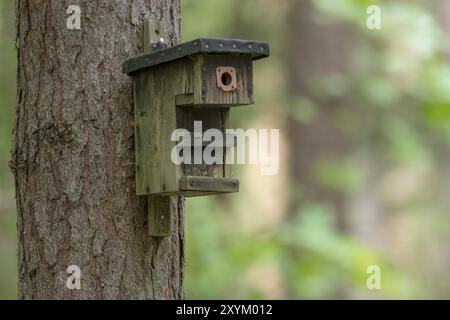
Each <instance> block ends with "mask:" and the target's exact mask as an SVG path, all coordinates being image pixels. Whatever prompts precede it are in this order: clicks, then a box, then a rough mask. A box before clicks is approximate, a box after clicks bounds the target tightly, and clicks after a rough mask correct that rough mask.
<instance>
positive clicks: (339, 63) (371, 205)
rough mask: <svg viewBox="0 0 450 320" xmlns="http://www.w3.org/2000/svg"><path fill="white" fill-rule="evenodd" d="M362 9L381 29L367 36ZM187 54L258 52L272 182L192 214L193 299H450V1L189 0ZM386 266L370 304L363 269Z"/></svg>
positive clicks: (10, 255) (3, 98) (1, 159)
mask: <svg viewBox="0 0 450 320" xmlns="http://www.w3.org/2000/svg"><path fill="white" fill-rule="evenodd" d="M371 4H377V5H379V6H380V8H381V17H382V27H381V29H380V30H369V29H368V28H367V27H366V21H367V18H368V14H367V13H366V9H367V7H368V6H369V5H371ZM182 32H183V40H184V41H187V40H190V39H193V38H196V37H201V36H207V37H227V38H243V39H255V40H266V41H269V42H270V45H271V51H272V56H271V57H270V58H269V59H264V60H261V61H257V62H255V71H254V72H255V100H256V105H255V106H252V107H246V108H237V109H234V110H233V111H234V112H233V113H232V121H233V126H234V127H236V128H250V127H253V128H254V127H256V128H280V134H281V146H280V172H279V174H278V175H276V176H261V175H260V173H259V168H258V167H255V166H236V167H237V168H236V170H235V174H236V176H238V177H239V179H240V180H241V192H240V193H239V194H234V195H227V196H214V197H201V198H195V199H187V200H186V238H187V241H186V243H187V247H186V250H187V254H186V268H187V270H186V276H185V284H186V297H187V298H192V299H206V298H223V299H241V298H242V299H244V298H255V299H260V298H268V299H306V298H322V299H323V298H325V299H326V298H339V299H351V298H357V299H358V298H369V299H378V298H387V299H410V298H420V299H431V298H440V299H449V298H450V274H449V272H448V270H449V269H450V219H449V213H450V212H449V211H450V196H449V194H450V63H449V62H450V49H449V48H450V46H449V44H450V2H449V1H447V0H436V1H419V0H416V1H412V0H408V1H399V0H398V1H394V0H392V1H375V0H372V1H366V0H336V1H326V0H297V1H296V0H280V1H273V0H258V1H257V0H227V1H211V0H182ZM14 34H15V31H14V3H13V1H12V0H0V81H1V86H0V298H7V299H15V298H16V294H17V289H16V279H17V271H16V256H15V255H16V231H15V228H16V227H15V204H14V183H13V179H12V175H11V174H10V172H9V169H8V164H7V162H8V160H9V149H10V143H11V131H12V124H13V115H14V106H15V85H14V83H15V80H14V79H15V52H14V50H13V45H14ZM370 265H379V266H380V268H381V286H382V287H381V289H380V290H368V289H367V287H366V279H367V277H368V274H367V273H366V269H367V267H368V266H370Z"/></svg>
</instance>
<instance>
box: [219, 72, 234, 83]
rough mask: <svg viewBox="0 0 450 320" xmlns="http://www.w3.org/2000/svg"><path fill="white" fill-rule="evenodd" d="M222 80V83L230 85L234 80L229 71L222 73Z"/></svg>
mask: <svg viewBox="0 0 450 320" xmlns="http://www.w3.org/2000/svg"><path fill="white" fill-rule="evenodd" d="M220 81H221V82H222V85H224V86H229V85H230V84H231V81H232V77H231V74H230V73H229V72H224V73H222V76H221V77H220Z"/></svg>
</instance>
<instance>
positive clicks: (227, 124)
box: [222, 108, 234, 178]
mask: <svg viewBox="0 0 450 320" xmlns="http://www.w3.org/2000/svg"><path fill="white" fill-rule="evenodd" d="M230 114H231V112H230V109H229V108H226V109H222V119H223V126H222V132H226V129H231V115H230ZM232 148H234V147H232ZM232 154H234V153H230V154H228V153H227V148H224V152H223V177H224V178H231V177H232V176H233V173H232V171H231V168H232V165H231V164H227V160H228V157H231V155H232ZM227 156H228V157H227Z"/></svg>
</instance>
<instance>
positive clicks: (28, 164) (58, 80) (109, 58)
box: [11, 0, 184, 299]
mask: <svg viewBox="0 0 450 320" xmlns="http://www.w3.org/2000/svg"><path fill="white" fill-rule="evenodd" d="M69 5H79V6H80V8H81V17H82V19H81V21H82V25H81V30H69V29H68V28H67V26H66V21H67V18H68V16H69V15H68V14H66V10H67V7H68V6H69ZM179 16H180V10H179V0H132V1H126V0H115V1H111V0H96V1H90V0H71V1H68V0H66V1H51V0H16V19H17V42H16V45H17V57H18V71H17V111H16V120H15V121H16V122H15V129H14V143H13V149H12V160H11V168H12V170H13V172H14V175H15V179H16V198H17V212H18V222H17V229H18V237H19V248H18V265H19V298H21V299H49V298H50V299H132V298H136V299H152V298H156V299H177V298H182V297H183V288H182V285H183V243H184V229H183V199H182V198H179V199H177V200H176V201H173V203H172V230H173V232H172V235H171V236H170V237H168V238H164V239H160V240H159V239H157V238H151V237H149V236H148V235H147V204H146V198H143V199H140V198H138V197H136V196H135V190H134V188H135V187H134V170H135V169H134V145H133V143H134V128H133V104H132V87H131V86H132V82H131V79H130V78H128V77H127V76H126V75H124V74H122V71H121V67H122V62H123V61H124V60H125V59H127V58H129V57H131V56H135V55H137V54H139V53H141V52H142V51H143V48H142V42H143V41H142V31H143V21H144V19H145V18H152V19H162V20H163V21H164V23H165V27H166V30H168V32H169V39H166V42H168V43H169V44H174V43H176V42H178V41H179V39H180V30H179V27H180V21H179ZM69 265H78V266H79V267H80V268H81V272H82V280H81V286H82V287H81V290H69V289H67V287H66V279H67V278H68V276H69V275H68V274H67V273H66V269H67V267H68V266H69Z"/></svg>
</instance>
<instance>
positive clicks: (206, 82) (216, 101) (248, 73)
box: [194, 54, 254, 107]
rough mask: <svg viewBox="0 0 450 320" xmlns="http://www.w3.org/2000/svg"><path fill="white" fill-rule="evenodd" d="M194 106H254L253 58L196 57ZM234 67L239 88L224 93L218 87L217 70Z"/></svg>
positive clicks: (209, 55) (225, 56)
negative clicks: (218, 68) (223, 67)
mask: <svg viewBox="0 0 450 320" xmlns="http://www.w3.org/2000/svg"><path fill="white" fill-rule="evenodd" d="M195 59H196V61H195V63H194V104H195V105H210V106H214V105H228V106H230V107H233V106H240V105H248V104H253V103H254V101H253V62H252V58H251V56H235V55H211V54H203V55H197V56H195ZM219 66H227V67H233V68H234V69H235V70H236V78H237V88H236V90H234V91H231V92H224V91H222V90H221V89H219V88H218V86H217V79H216V68H217V67H219Z"/></svg>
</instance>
